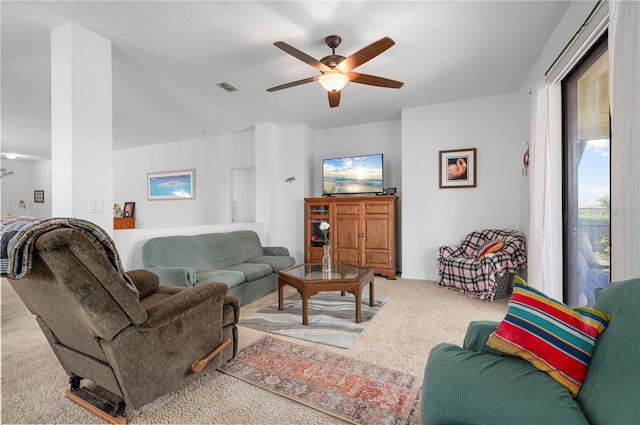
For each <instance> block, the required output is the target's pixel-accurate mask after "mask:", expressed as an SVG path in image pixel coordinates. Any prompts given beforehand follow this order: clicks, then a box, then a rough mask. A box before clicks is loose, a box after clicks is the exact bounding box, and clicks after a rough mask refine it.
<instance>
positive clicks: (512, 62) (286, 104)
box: [0, 1, 568, 161]
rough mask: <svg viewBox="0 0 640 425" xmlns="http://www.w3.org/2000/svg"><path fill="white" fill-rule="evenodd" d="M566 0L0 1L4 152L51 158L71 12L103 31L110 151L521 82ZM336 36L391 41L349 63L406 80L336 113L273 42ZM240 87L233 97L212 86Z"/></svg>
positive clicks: (344, 50)
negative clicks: (54, 98) (59, 54)
mask: <svg viewBox="0 0 640 425" xmlns="http://www.w3.org/2000/svg"><path fill="white" fill-rule="evenodd" d="M567 6H568V2H564V1H551V2H544V1H529V2H527V1H496V2H488V1H469V2H467V1H464V2H463V1H441V2H435V1H409V2H401V1H343V2H327V1H321V2H320V1H319V2H312V1H285V2H275V1H242V2H241V1H194V2H189V1H173V2H171V1H138V2H133V1H131V2H129V1H113V2H110V1H105V2H98V1H75V2H74V1H71V2H55V1H44V2H29V1H20V2H7V1H2V3H1V5H0V7H1V9H0V13H1V19H2V22H1V24H2V29H1V37H2V38H1V43H2V44H1V48H2V57H1V60H2V62H1V65H2V75H1V84H2V86H1V89H2V104H1V107H2V109H1V111H2V118H1V125H2V146H1V149H2V152H3V153H7V152H13V153H18V154H21V156H20V158H19V159H21V160H23V161H29V160H39V159H43V158H50V155H51V147H50V141H51V106H50V97H51V96H50V92H51V84H50V68H51V66H50V31H51V29H53V28H55V27H58V26H60V25H62V24H64V23H65V22H67V21H74V22H75V23H77V24H79V25H82V26H84V27H86V28H88V29H90V30H92V31H93V32H95V33H97V34H99V35H101V36H102V37H104V38H106V39H108V40H111V42H112V45H113V48H112V51H113V126H114V128H113V135H114V149H116V150H119V149H126V148H131V147H139V146H146V145H152V144H158V143H167V142H174V141H179V140H188V139H196V138H200V137H203V135H202V134H203V132H207V131H208V132H210V133H211V134H212V135H218V134H229V133H234V132H238V131H244V130H247V129H250V128H252V127H253V125H254V124H256V123H264V122H270V123H274V124H276V125H287V124H294V123H306V124H307V125H309V126H310V127H311V128H313V129H323V128H331V127H341V126H347V125H355V124H363V123H369V122H377V121H386V120H392V119H399V118H400V111H401V110H402V109H403V108H409V107H415V106H421V105H428V104H436V103H442V102H449V101H455V100H461V99H467V98H473V97H479V96H488V95H494V94H501V93H508V92H515V91H518V90H519V89H520V86H521V84H522V83H523V80H524V79H525V77H526V76H527V74H528V73H529V69H530V68H531V66H532V65H533V64H534V62H535V60H536V58H537V57H538V55H539V54H540V52H541V51H542V48H543V47H544V45H545V43H546V41H547V40H548V38H549V36H550V35H551V32H552V31H553V29H554V28H555V27H556V25H557V23H558V21H559V20H560V18H561V16H562V14H563V13H564V12H565V10H566V8H567ZM330 34H337V35H340V36H341V37H342V44H341V45H340V46H339V47H338V48H337V50H336V53H337V54H341V55H343V56H349V55H350V54H352V53H354V52H356V51H357V50H359V49H361V48H362V47H364V46H366V45H368V44H370V43H372V42H374V41H376V40H378V39H380V38H382V37H384V36H389V37H391V38H392V39H393V40H394V41H395V42H396V45H395V46H393V47H391V48H390V49H389V50H387V51H386V52H384V53H382V54H381V55H380V56H378V57H376V58H374V59H372V60H371V61H369V62H367V63H365V64H363V65H361V66H360V67H358V68H357V69H356V70H355V71H357V72H362V73H366V74H372V75H378V76H381V77H386V78H390V79H394V80H399V81H403V82H404V86H403V87H402V88H401V89H399V90H396V89H388V88H380V87H373V86H366V85H361V84H354V83H350V84H348V85H347V86H346V87H345V88H344V90H343V92H342V98H341V102H340V106H339V107H338V108H329V105H328V100H327V95H326V92H325V91H324V90H323V89H322V87H321V86H320V85H319V84H318V83H309V84H305V85H301V86H297V87H293V88H289V89H286V90H281V91H277V92H273V93H268V92H267V91H266V89H267V88H269V87H273V86H277V85H280V84H284V83H288V82H290V81H295V80H299V79H302V78H306V77H311V76H314V75H317V74H318V71H317V70H315V69H314V68H312V67H311V66H309V65H307V64H305V63H304V62H301V61H299V60H297V59H295V58H294V57H292V56H290V55H288V54H286V53H285V52H283V51H281V50H280V49H278V48H276V47H275V46H273V43H274V42H275V41H284V42H286V43H288V44H290V45H292V46H294V47H296V48H297V49H299V50H302V51H303V52H305V53H307V54H309V55H310V56H313V57H315V58H318V59H319V58H321V57H323V56H326V55H328V54H330V53H331V50H330V49H329V48H328V47H327V46H326V45H325V44H324V38H325V37H326V36H327V35H330ZM220 82H227V83H229V84H231V85H233V86H234V87H236V88H237V89H238V91H236V92H232V93H228V92H226V91H224V90H223V89H221V88H219V87H218V86H217V85H216V84H217V83H220Z"/></svg>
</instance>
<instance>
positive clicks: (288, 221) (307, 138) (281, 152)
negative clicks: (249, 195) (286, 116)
mask: <svg viewBox="0 0 640 425" xmlns="http://www.w3.org/2000/svg"><path fill="white" fill-rule="evenodd" d="M278 133H279V143H278V157H279V158H280V160H279V164H278V167H274V168H273V169H272V170H271V172H272V173H274V174H275V180H274V181H275V184H274V193H275V194H276V198H277V199H276V200H275V203H274V202H272V207H273V210H272V214H271V226H270V231H271V245H276V246H285V247H287V248H288V249H289V253H290V254H291V255H292V256H294V257H295V258H296V263H303V262H304V200H303V199H304V197H305V196H306V186H307V185H306V182H307V181H308V180H310V179H311V175H312V171H311V169H310V168H309V165H308V164H309V161H308V160H307V158H308V157H309V156H310V152H311V151H312V144H313V130H312V129H311V128H310V127H309V126H307V125H306V124H298V125H293V126H287V127H281V128H280V129H279V132H278ZM290 177H295V180H293V181H291V182H287V181H286V180H287V179H288V178H290Z"/></svg>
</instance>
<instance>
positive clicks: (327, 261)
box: [322, 245, 331, 272]
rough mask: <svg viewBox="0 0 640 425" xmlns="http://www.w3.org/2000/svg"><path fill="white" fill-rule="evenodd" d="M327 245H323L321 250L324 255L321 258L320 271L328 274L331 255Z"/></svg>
mask: <svg viewBox="0 0 640 425" xmlns="http://www.w3.org/2000/svg"><path fill="white" fill-rule="evenodd" d="M329 248H330V246H329V245H323V246H322V249H324V255H323V256H322V271H323V272H330V271H331V254H330V253H329Z"/></svg>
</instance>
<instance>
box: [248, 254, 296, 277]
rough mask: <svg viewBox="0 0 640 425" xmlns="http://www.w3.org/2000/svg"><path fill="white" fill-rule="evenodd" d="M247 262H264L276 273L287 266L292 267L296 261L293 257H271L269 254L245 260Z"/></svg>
mask: <svg viewBox="0 0 640 425" xmlns="http://www.w3.org/2000/svg"><path fill="white" fill-rule="evenodd" d="M247 263H264V264H268V265H270V266H271V268H272V269H273V271H274V272H275V273H278V272H279V271H280V270H284V269H286V268H289V267H293V265H294V264H295V263H296V260H295V258H293V257H290V256H288V255H287V256H279V257H273V256H270V255H263V256H261V257H256V258H252V259H250V260H247Z"/></svg>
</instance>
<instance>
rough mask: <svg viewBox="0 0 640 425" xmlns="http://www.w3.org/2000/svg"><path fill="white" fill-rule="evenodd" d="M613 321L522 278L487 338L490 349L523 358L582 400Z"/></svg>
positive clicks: (516, 282) (517, 281)
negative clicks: (599, 346) (593, 363)
mask: <svg viewBox="0 0 640 425" xmlns="http://www.w3.org/2000/svg"><path fill="white" fill-rule="evenodd" d="M609 320H611V316H610V315H608V314H605V313H602V312H599V311H596V310H592V309H588V308H582V307H574V308H570V307H568V306H567V305H565V304H563V303H561V302H559V301H556V300H554V299H553V298H550V297H548V296H547V295H545V294H543V293H542V292H540V291H538V290H536V289H535V288H532V287H530V286H528V285H527V284H526V282H525V281H523V280H522V279H520V278H519V277H518V276H516V277H515V279H514V283H513V295H512V296H511V298H510V299H509V307H508V309H507V315H506V316H505V318H504V320H503V321H502V322H501V323H500V325H499V326H498V329H497V330H496V331H495V332H494V333H492V334H491V336H489V339H488V340H487V345H488V346H489V347H491V348H495V349H496V350H499V351H501V352H503V353H506V354H512V355H515V356H519V357H522V358H523V359H525V360H528V361H529V362H531V363H532V364H533V365H534V366H535V367H537V368H538V369H540V370H543V371H545V372H547V373H548V374H549V375H551V377H552V378H553V379H555V380H556V381H558V382H559V383H560V384H562V385H563V386H565V387H566V388H567V389H568V390H569V392H570V393H571V396H572V397H574V398H575V397H576V396H577V395H578V391H580V388H581V387H582V381H583V380H584V377H585V375H586V373H587V366H588V365H589V360H591V353H592V352H593V347H594V346H595V343H596V338H597V337H598V335H600V334H601V333H602V331H604V330H605V328H606V327H607V325H608V324H609Z"/></svg>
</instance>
